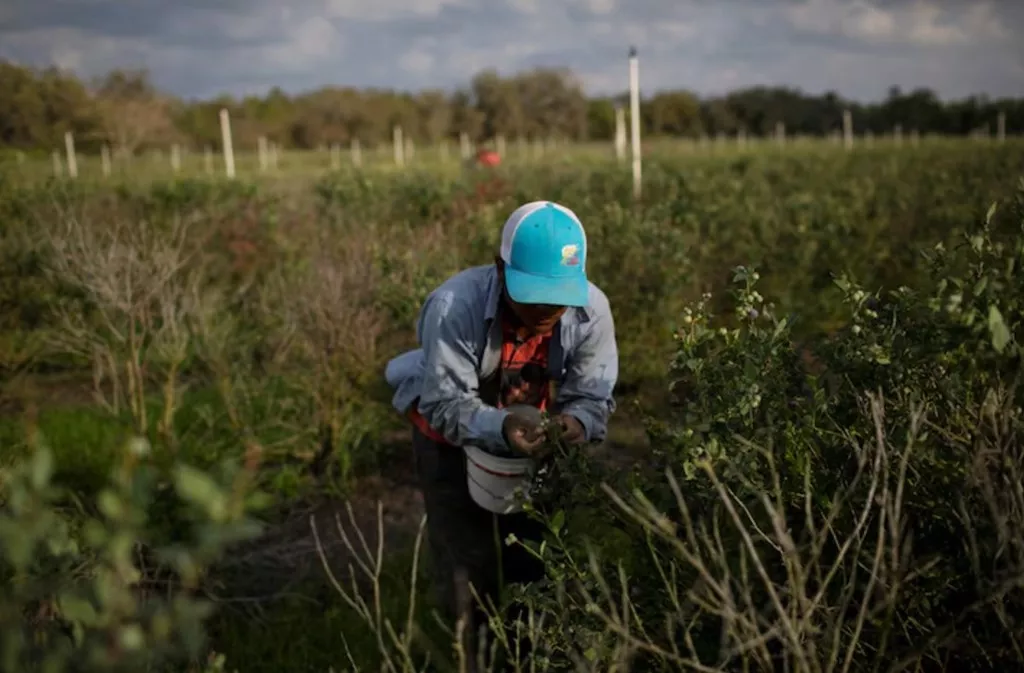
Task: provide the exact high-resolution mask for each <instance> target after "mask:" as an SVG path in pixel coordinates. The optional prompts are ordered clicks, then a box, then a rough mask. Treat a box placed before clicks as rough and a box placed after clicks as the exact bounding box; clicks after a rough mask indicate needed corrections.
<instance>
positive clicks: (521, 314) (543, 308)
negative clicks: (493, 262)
mask: <svg viewBox="0 0 1024 673" xmlns="http://www.w3.org/2000/svg"><path fill="white" fill-rule="evenodd" d="M505 303H506V304H508V307H509V308H510V309H511V310H512V312H513V313H514V314H515V315H516V317H517V318H519V322H521V323H522V325H523V327H525V328H526V329H527V330H529V331H530V332H531V333H533V334H547V333H549V332H551V330H553V329H554V328H555V325H557V324H558V321H559V320H561V318H562V316H563V315H565V311H566V307H565V306H550V305H548V304H520V303H518V302H515V301H513V300H512V298H511V297H509V296H508V292H507V291H506V292H505Z"/></svg>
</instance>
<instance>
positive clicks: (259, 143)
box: [256, 136, 268, 173]
mask: <svg viewBox="0 0 1024 673" xmlns="http://www.w3.org/2000/svg"><path fill="white" fill-rule="evenodd" d="M256 154H257V156H258V157H259V161H260V173H266V172H267V164H268V159H267V137H266V136H260V137H259V138H257V139H256Z"/></svg>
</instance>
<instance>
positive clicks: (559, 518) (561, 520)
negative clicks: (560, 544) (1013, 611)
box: [548, 510, 565, 535]
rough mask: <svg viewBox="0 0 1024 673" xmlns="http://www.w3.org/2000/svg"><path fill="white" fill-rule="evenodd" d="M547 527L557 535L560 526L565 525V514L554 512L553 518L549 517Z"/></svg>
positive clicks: (559, 511)
mask: <svg viewBox="0 0 1024 673" xmlns="http://www.w3.org/2000/svg"><path fill="white" fill-rule="evenodd" d="M548 525H549V526H550V528H551V532H552V533H554V534H555V535H558V533H559V532H560V531H561V530H562V526H563V525H565V512H564V511H562V510H558V511H557V512H555V514H554V516H552V517H551V523H550V524H548Z"/></svg>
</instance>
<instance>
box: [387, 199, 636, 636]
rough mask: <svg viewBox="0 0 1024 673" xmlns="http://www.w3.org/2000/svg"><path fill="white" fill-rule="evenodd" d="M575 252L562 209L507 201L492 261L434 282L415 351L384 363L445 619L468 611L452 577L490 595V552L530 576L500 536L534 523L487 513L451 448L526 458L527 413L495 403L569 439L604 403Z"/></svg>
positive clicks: (493, 594)
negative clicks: (411, 458) (510, 205)
mask: <svg viewBox="0 0 1024 673" xmlns="http://www.w3.org/2000/svg"><path fill="white" fill-rule="evenodd" d="M587 254H588V250H587V237H586V234H585V232H584V230H583V225H582V224H581V223H580V220H579V219H578V218H577V217H576V215H575V214H574V213H573V212H572V211H571V210H569V209H568V208H565V207H564V206H561V205H559V204H557V203H551V202H549V201H534V202H532V203H527V204H525V205H523V206H520V207H519V208H518V209H516V210H515V212H513V213H512V214H511V216H510V217H509V218H508V220H507V221H506V222H505V226H504V230H503V232H502V237H501V249H500V251H499V254H498V255H497V256H496V257H495V260H494V263H493V264H488V265H485V266H478V267H474V268H470V269H467V270H465V271H461V272H459V273H457V274H455V275H454V276H452V277H451V278H449V279H448V280H446V281H445V282H444V283H442V284H441V286H440V287H438V288H437V289H435V290H434V291H433V292H432V293H431V294H430V295H429V296H428V297H427V299H426V301H425V303H424V305H423V308H422V310H421V312H420V316H419V322H418V325H417V336H418V338H419V343H420V348H419V349H416V350H413V351H409V352H407V353H404V354H402V355H400V356H398V357H397V358H395V359H394V360H392V361H391V362H390V363H388V367H387V379H388V383H389V384H390V385H391V386H392V387H393V388H394V389H395V391H396V392H395V396H394V400H393V403H394V406H395V407H396V408H397V409H398V410H399V411H400V412H401V413H402V414H403V415H405V416H407V417H408V418H409V419H410V421H411V422H412V425H413V430H412V444H413V450H414V451H415V455H416V466H417V471H418V473H419V479H420V485H421V489H422V491H423V494H424V500H425V504H426V510H427V517H428V536H429V541H430V546H431V552H432V555H433V559H434V567H435V569H436V570H437V573H438V574H437V578H436V582H437V583H436V588H437V589H438V590H439V592H440V598H441V602H442V605H443V607H444V608H445V609H446V610H447V612H448V615H447V616H448V617H449V618H451V619H452V620H453V621H454V619H456V618H458V617H460V616H464V617H466V619H467V620H468V621H467V627H473V628H470V629H467V633H473V631H474V630H475V627H476V625H479V624H480V623H481V622H480V621H476V620H479V619H480V615H479V613H475V614H474V612H475V611H473V610H471V609H470V608H469V606H468V605H466V603H465V599H464V598H461V597H460V598H457V594H460V595H461V594H462V591H464V587H463V588H461V589H460V582H461V581H460V582H457V581H456V577H459V578H462V580H468V581H469V582H471V583H472V585H473V586H474V587H475V589H476V591H477V592H478V593H479V594H480V596H481V598H483V599H484V600H487V598H490V599H492V600H494V603H495V605H497V603H498V600H497V590H498V564H499V558H500V560H501V564H502V573H503V575H504V579H505V582H506V583H520V582H531V581H534V580H537V579H540V578H542V577H543V573H544V569H543V567H542V566H541V565H540V564H539V563H538V562H537V561H536V560H535V559H534V558H533V557H531V556H530V555H529V554H528V553H527V552H526V551H525V550H523V549H521V548H520V547H519V546H518V545H512V546H507V545H505V544H504V543H503V541H504V540H505V538H506V537H507V536H508V535H509V534H510V533H514V534H515V535H516V536H517V537H518V538H519V539H520V540H538V541H539V540H540V538H541V536H542V532H543V531H542V528H541V526H540V525H539V524H538V523H537V522H536V521H533V520H531V519H529V518H528V515H526V514H525V513H513V514H504V515H498V514H493V513H491V512H490V511H488V510H485V509H484V508H482V507H480V506H479V505H478V504H476V502H474V501H473V499H472V498H471V496H470V494H469V488H468V486H467V477H466V455H465V453H464V451H463V450H462V447H464V446H467V445H472V446H476V447H478V448H480V449H482V450H484V451H487V452H490V453H494V454H497V455H502V454H504V455H506V456H507V455H510V454H512V455H523V456H534V457H537V456H538V455H539V454H540V452H542V451H543V449H544V447H545V446H546V445H548V443H547V442H546V436H545V432H544V431H543V430H542V429H541V427H540V425H539V421H540V414H539V413H537V414H522V413H512V412H510V411H508V410H507V409H506V408H505V407H508V406H509V405H514V404H525V405H528V406H530V407H536V408H537V409H540V410H544V411H547V412H548V414H549V415H550V417H551V418H553V419H555V420H556V423H557V425H556V427H558V429H559V432H560V433H561V438H562V440H563V441H565V442H568V443H570V444H580V443H584V442H600V441H602V440H603V439H604V437H605V434H606V431H607V423H608V418H609V416H610V414H611V413H612V412H613V411H614V409H615V402H614V400H613V396H612V393H613V389H614V387H615V383H616V379H617V377H618V350H617V347H616V343H615V327H614V324H613V321H612V314H611V309H610V307H609V305H608V299H607V297H605V295H604V293H603V292H602V291H601V290H600V289H599V288H598V287H597V286H596V285H594V284H593V283H591V282H590V281H589V280H588V279H587V274H586V262H587ZM553 387H554V390H552V388H553ZM495 526H497V537H496V536H495V533H496V531H495ZM496 540H500V541H502V542H501V544H500V549H498V548H496V547H497V545H496V544H495V541H496ZM499 554H500V555H501V556H500V557H499ZM469 595H470V596H471V595H472V594H469Z"/></svg>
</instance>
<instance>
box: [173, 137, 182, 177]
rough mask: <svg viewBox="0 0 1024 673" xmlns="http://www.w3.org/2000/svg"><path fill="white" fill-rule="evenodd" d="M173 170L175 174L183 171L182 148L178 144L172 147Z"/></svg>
mask: <svg viewBox="0 0 1024 673" xmlns="http://www.w3.org/2000/svg"><path fill="white" fill-rule="evenodd" d="M171 170H172V171H174V172H175V173H177V172H178V171H180V170H181V147H179V146H178V144H177V143H175V144H173V145H171Z"/></svg>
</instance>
